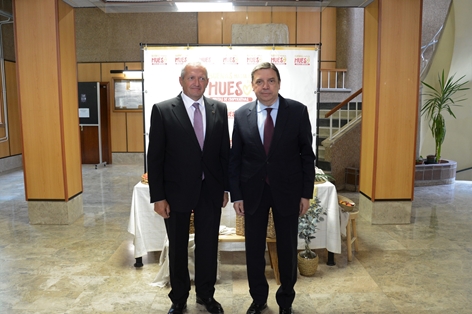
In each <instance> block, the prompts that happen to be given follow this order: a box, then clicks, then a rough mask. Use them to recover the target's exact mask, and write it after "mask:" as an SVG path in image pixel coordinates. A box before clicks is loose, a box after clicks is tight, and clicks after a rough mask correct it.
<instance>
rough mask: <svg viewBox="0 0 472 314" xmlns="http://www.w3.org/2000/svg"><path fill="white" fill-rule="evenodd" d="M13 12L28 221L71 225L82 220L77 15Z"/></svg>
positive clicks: (69, 11) (47, 7) (17, 7)
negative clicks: (76, 45)
mask: <svg viewBox="0 0 472 314" xmlns="http://www.w3.org/2000/svg"><path fill="white" fill-rule="evenodd" d="M13 12H14V27H15V43H16V64H17V80H18V95H19V107H20V120H21V131H22V139H23V142H22V144H23V170H24V179H25V195H26V200H27V201H28V214H29V220H30V223H31V224H71V223H73V222H74V221H75V220H76V219H77V218H79V217H80V216H81V215H82V214H83V204H82V190H83V187H82V165H81V159H80V158H81V157H80V156H81V153H80V134H79V118H78V95H77V61H76V47H75V19H74V10H73V8H72V7H70V6H69V5H67V4H66V3H64V2H63V1H62V0H35V1H31V0H15V1H14V2H13Z"/></svg>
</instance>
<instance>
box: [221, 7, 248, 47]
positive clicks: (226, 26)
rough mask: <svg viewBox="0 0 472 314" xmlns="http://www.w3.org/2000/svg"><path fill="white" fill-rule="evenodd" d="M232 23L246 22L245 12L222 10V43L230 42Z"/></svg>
mask: <svg viewBox="0 0 472 314" xmlns="http://www.w3.org/2000/svg"><path fill="white" fill-rule="evenodd" d="M233 24H247V13H246V12H223V44H231V37H232V36H231V35H232V26H233Z"/></svg>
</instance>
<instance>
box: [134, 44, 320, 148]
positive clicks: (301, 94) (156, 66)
mask: <svg viewBox="0 0 472 314" xmlns="http://www.w3.org/2000/svg"><path fill="white" fill-rule="evenodd" d="M143 61H144V71H143V84H144V85H143V88H144V128H145V130H144V132H145V137H146V138H145V148H144V149H145V153H146V152H147V147H148V142H149V137H148V134H149V127H150V121H151V111H152V106H153V105H154V104H155V103H158V102H161V101H163V100H166V99H169V98H173V97H175V96H177V95H178V94H179V93H180V92H181V91H182V88H181V86H180V84H179V77H180V73H181V70H182V68H183V67H184V66H185V64H187V63H189V62H201V63H202V64H203V65H204V66H205V67H206V68H207V70H208V77H209V83H208V86H207V88H206V92H205V96H206V97H209V98H213V99H216V100H220V101H222V102H224V103H226V105H227V106H228V119H229V120H228V122H229V123H228V124H229V129H230V130H229V131H230V136H231V133H232V129H233V115H234V111H235V110H236V109H238V108H239V107H240V106H242V105H244V104H246V103H248V102H250V101H253V100H255V95H254V92H253V91H252V86H251V71H252V69H253V68H254V67H255V66H256V65H257V64H258V63H260V62H272V63H274V64H275V65H276V66H277V68H278V69H279V72H280V77H281V88H280V95H282V96H283V97H285V98H291V99H294V100H297V101H299V102H301V103H303V104H304V105H306V106H307V107H308V111H309V114H310V121H311V127H312V133H313V134H315V133H316V119H317V110H316V108H317V96H316V91H317V86H318V49H317V47H278V46H225V47H213V46H198V47H191V46H188V47H185V46H183V47H163V46H144V47H143ZM313 147H314V149H316V138H313Z"/></svg>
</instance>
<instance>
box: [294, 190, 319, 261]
mask: <svg viewBox="0 0 472 314" xmlns="http://www.w3.org/2000/svg"><path fill="white" fill-rule="evenodd" d="M322 215H326V210H325V209H323V207H321V204H320V200H319V199H318V197H314V198H313V199H312V200H310V207H309V208H308V211H307V212H306V213H305V215H303V216H300V217H299V218H298V237H299V238H300V239H304V240H305V251H304V252H302V253H301V255H302V257H304V258H315V257H316V254H315V252H313V251H312V250H311V249H310V246H309V245H310V242H311V239H314V238H315V233H316V229H317V227H316V226H317V225H318V222H320V221H324V218H323V216H322Z"/></svg>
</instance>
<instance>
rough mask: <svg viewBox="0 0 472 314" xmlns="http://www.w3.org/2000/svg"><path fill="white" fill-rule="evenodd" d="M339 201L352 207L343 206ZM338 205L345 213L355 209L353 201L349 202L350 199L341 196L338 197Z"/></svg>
mask: <svg viewBox="0 0 472 314" xmlns="http://www.w3.org/2000/svg"><path fill="white" fill-rule="evenodd" d="M341 201H343V202H348V203H349V204H352V206H347V205H344V204H342V203H341ZM338 203H339V206H341V208H342V210H343V211H345V212H352V211H353V210H354V209H355V208H356V203H354V202H353V201H351V200H350V199H348V198H347V197H344V196H342V195H338Z"/></svg>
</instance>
